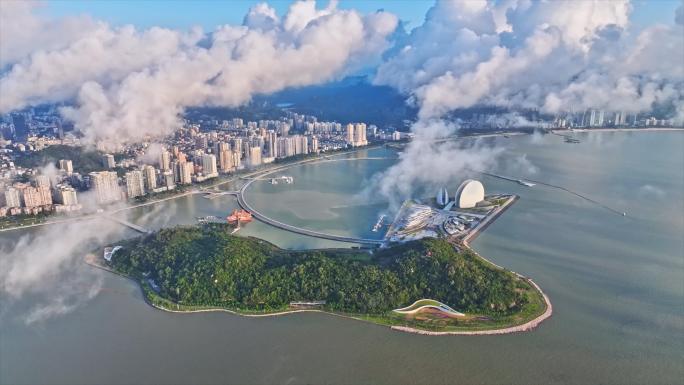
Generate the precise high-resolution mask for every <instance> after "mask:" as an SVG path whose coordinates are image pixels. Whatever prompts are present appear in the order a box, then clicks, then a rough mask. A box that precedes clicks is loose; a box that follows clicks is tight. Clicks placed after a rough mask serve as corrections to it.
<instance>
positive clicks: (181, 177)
mask: <svg viewBox="0 0 684 385" xmlns="http://www.w3.org/2000/svg"><path fill="white" fill-rule="evenodd" d="M192 174H193V164H192V162H178V179H177V180H178V182H179V183H180V184H191V183H192Z"/></svg>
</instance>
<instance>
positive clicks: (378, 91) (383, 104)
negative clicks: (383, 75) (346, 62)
mask: <svg viewBox="0 0 684 385" xmlns="http://www.w3.org/2000/svg"><path fill="white" fill-rule="evenodd" d="M259 100H263V101H267V102H268V104H272V105H279V104H280V105H283V104H291V105H290V106H289V108H291V109H292V110H293V111H296V112H298V113H303V114H309V115H315V116H317V117H318V118H319V119H321V120H335V121H338V122H340V123H348V122H366V123H369V124H375V125H377V126H378V127H379V128H388V127H394V128H397V129H400V130H406V129H408V124H407V122H408V121H412V120H415V117H416V112H417V109H416V108H414V107H412V106H409V105H408V104H406V96H404V95H401V94H400V93H398V92H397V91H396V90H395V89H393V88H391V87H387V86H375V85H372V84H370V82H369V81H368V79H367V77H366V76H354V77H347V78H345V79H343V80H340V81H337V82H333V83H328V84H326V85H319V86H309V87H302V88H291V89H287V90H284V91H281V92H278V93H275V94H273V95H268V96H262V97H260V98H258V99H256V100H255V102H258V101H259Z"/></svg>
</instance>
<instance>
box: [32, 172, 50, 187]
mask: <svg viewBox="0 0 684 385" xmlns="http://www.w3.org/2000/svg"><path fill="white" fill-rule="evenodd" d="M34 181H35V183H36V187H47V188H50V177H48V176H47V175H36V177H35V179H34Z"/></svg>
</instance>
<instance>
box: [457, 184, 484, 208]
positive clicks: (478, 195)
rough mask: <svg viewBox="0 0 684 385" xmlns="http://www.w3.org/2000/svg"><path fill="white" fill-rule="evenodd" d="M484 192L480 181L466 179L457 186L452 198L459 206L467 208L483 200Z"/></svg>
mask: <svg viewBox="0 0 684 385" xmlns="http://www.w3.org/2000/svg"><path fill="white" fill-rule="evenodd" d="M484 193H485V192H484V186H483V185H482V183H480V181H477V180H474V179H467V180H465V181H464V182H463V183H461V185H460V186H459V187H458V190H457V191H456V196H455V197H454V199H455V200H456V204H457V205H458V207H459V208H462V209H469V208H472V207H475V205H476V204H477V203H478V202H481V201H482V200H484Z"/></svg>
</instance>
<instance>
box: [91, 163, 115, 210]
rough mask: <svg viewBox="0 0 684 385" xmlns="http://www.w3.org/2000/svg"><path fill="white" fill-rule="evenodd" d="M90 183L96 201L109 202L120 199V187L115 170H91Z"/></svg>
mask: <svg viewBox="0 0 684 385" xmlns="http://www.w3.org/2000/svg"><path fill="white" fill-rule="evenodd" d="M89 175H90V184H91V186H92V188H93V190H95V196H96V198H97V202H98V203H110V202H116V201H119V200H121V189H120V188H119V179H118V177H117V176H116V172H113V171H99V172H91V173H90V174H89Z"/></svg>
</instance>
